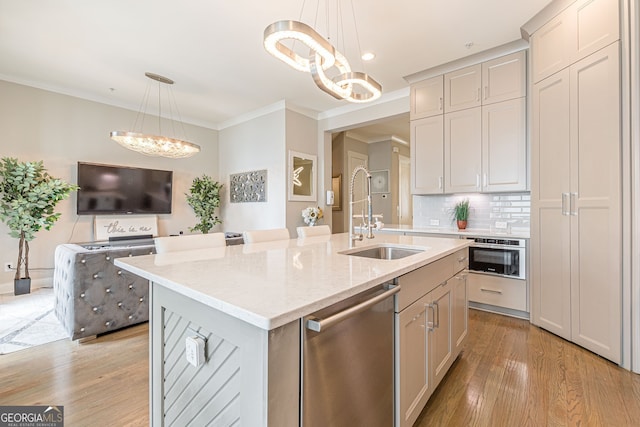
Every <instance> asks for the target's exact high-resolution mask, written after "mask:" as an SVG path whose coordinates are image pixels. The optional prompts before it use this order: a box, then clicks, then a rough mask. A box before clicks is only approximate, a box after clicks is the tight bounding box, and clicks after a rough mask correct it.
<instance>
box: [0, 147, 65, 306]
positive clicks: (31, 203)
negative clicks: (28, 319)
mask: <svg viewBox="0 0 640 427" xmlns="http://www.w3.org/2000/svg"><path fill="white" fill-rule="evenodd" d="M77 189H78V186H76V185H72V184H68V183H66V182H64V181H63V180H61V179H57V178H53V177H52V176H50V175H49V174H48V173H47V171H46V169H45V168H44V165H43V163H42V161H38V162H19V161H18V160H17V159H14V158H11V157H3V158H2V159H1V160H0V220H2V222H4V223H5V224H7V226H8V227H9V230H10V231H9V235H10V236H11V237H15V238H16V239H19V241H18V262H17V263H16V274H15V277H14V280H13V283H14V293H15V294H16V295H21V294H27V293H29V292H30V291H31V277H30V276H29V242H30V241H31V240H33V239H34V238H35V237H36V236H35V234H36V233H37V232H38V231H40V230H41V229H43V228H44V229H45V230H50V229H51V227H53V224H54V223H55V222H56V221H57V220H58V219H59V218H60V213H56V212H54V208H55V206H56V204H57V203H58V202H59V201H60V200H63V199H66V198H67V197H69V194H70V193H71V192H72V191H75V190H77ZM23 267H24V275H23V274H22V270H23Z"/></svg>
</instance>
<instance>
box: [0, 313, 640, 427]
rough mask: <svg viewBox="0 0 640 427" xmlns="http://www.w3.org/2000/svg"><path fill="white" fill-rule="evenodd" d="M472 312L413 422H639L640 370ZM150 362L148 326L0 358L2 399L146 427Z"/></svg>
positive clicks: (88, 422) (519, 323) (103, 422)
mask: <svg viewBox="0 0 640 427" xmlns="http://www.w3.org/2000/svg"><path fill="white" fill-rule="evenodd" d="M469 317H470V321H469V339H468V342H467V345H466V348H465V350H464V351H463V353H462V355H461V356H460V358H459V359H458V361H456V363H455V364H454V365H453V367H452V368H451V370H450V372H449V373H448V374H447V376H446V377H445V378H444V380H443V382H442V383H441V384H440V387H439V388H438V389H437V390H436V392H435V393H434V395H433V396H432V397H431V400H430V401H429V403H428V404H427V407H426V408H425V409H424V411H423V412H422V414H421V415H420V418H419V419H418V421H417V422H416V424H415V426H416V427H426V426H456V427H457V426H492V427H494V426H535V427H538V426H588V427H591V426H616V427H622V426H640V375H637V374H633V373H630V372H628V371H625V370H623V369H620V368H618V367H617V366H616V365H614V364H613V363H611V362H608V361H606V360H604V359H602V358H600V357H598V356H596V355H594V354H593V353H590V352H588V351H586V350H583V349H582V348H580V347H578V346H575V345H573V344H571V343H569V342H567V341H564V340H562V339H560V338H558V337H556V336H554V335H552V334H550V333H548V332H545V331H543V330H541V329H538V328H536V327H534V326H530V325H529V322H527V321H523V320H518V319H513V318H509V317H504V316H499V315H495V314H490V313H484V312H479V311H476V310H470V312H469ZM148 366H149V363H148V326H147V324H143V325H139V326H135V327H132V328H128V329H125V330H123V331H119V332H115V333H113V334H109V335H105V336H102V337H100V338H98V339H96V340H94V341H90V342H87V343H84V344H77V343H73V342H70V341H68V340H63V341H57V342H54V343H50V344H46V345H42V346H39V347H34V348H32V349H28V350H22V351H19V352H16V353H13V354H8V355H3V356H0V405H36V404H39V405H50V404H53V405H63V406H64V410H65V421H66V423H65V424H66V425H69V426H146V425H148V423H149V416H148V404H149V398H148ZM327 427H330V426H327ZM354 427H359V426H354ZM363 427H365V426H363Z"/></svg>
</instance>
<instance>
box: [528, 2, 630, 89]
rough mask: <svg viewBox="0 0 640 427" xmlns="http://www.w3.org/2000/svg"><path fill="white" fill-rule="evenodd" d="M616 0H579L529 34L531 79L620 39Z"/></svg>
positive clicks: (540, 77)
mask: <svg viewBox="0 0 640 427" xmlns="http://www.w3.org/2000/svg"><path fill="white" fill-rule="evenodd" d="M618 13H619V12H618V0H578V1H577V2H575V3H574V4H572V5H571V6H569V7H568V8H567V9H566V10H564V11H563V12H562V13H560V14H559V15H558V16H556V17H555V18H554V19H552V20H551V21H549V22H547V23H546V24H545V25H543V26H542V27H541V28H540V29H539V30H537V31H536V32H535V33H534V34H533V36H532V37H531V53H532V64H533V65H532V70H533V76H532V79H533V82H534V83H537V82H539V81H540V80H542V79H544V78H546V77H549V76H550V75H552V74H554V73H556V72H558V71H560V70H562V69H563V68H566V67H568V66H569V65H571V64H573V63H575V62H576V61H579V60H580V59H582V58H585V57H587V56H589V55H591V54H592V53H594V52H596V51H598V50H600V49H602V48H603V47H605V46H608V45H610V44H611V43H613V42H614V41H616V40H618V39H619V38H620V18H619V16H618Z"/></svg>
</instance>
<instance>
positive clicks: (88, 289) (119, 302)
mask: <svg viewBox="0 0 640 427" xmlns="http://www.w3.org/2000/svg"><path fill="white" fill-rule="evenodd" d="M151 253H155V248H154V246H153V244H152V243H151V244H138V245H135V246H133V245H132V246H128V245H114V246H110V245H108V244H106V245H99V244H93V245H82V246H81V245H75V244H63V245H58V246H57V247H56V252H55V272H54V277H53V289H54V294H55V313H56V317H57V318H58V320H60V322H61V323H62V325H63V326H64V328H65V329H66V331H67V332H68V333H69V336H70V337H71V339H72V340H77V339H80V338H84V337H89V336H94V335H99V334H103V333H106V332H111V331H114V330H116V329H120V328H124V327H126V326H130V325H134V324H136V323H140V322H145V321H147V320H149V305H148V296H149V282H148V281H147V280H145V279H143V278H141V277H139V276H136V275H135V274H132V273H130V272H127V271H126V270H121V269H119V268H117V267H116V266H115V265H114V264H113V260H114V259H115V258H120V257H127V256H137V255H148V254H151Z"/></svg>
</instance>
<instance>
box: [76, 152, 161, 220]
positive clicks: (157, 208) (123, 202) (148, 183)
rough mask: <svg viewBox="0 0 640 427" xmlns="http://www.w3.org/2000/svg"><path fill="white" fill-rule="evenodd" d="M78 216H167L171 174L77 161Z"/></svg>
mask: <svg viewBox="0 0 640 427" xmlns="http://www.w3.org/2000/svg"><path fill="white" fill-rule="evenodd" d="M78 186H79V187H80V190H78V193H77V196H78V205H77V206H78V210H77V212H78V215H125V214H169V213H171V190H172V186H173V172H172V171H163V170H155V169H143V168H133V167H126V166H113V165H100V164H94V163H84V162H78Z"/></svg>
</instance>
